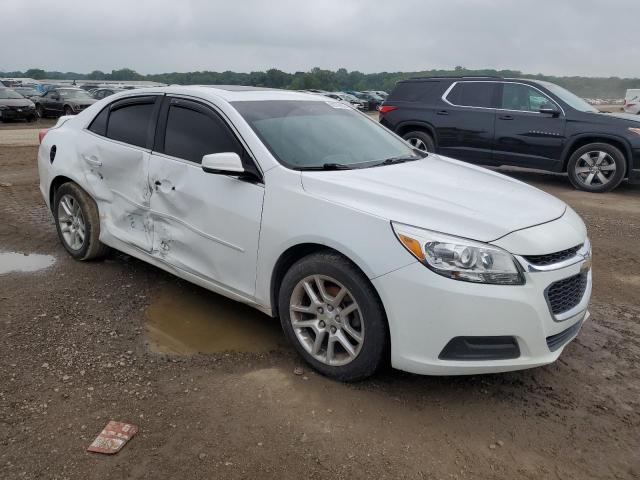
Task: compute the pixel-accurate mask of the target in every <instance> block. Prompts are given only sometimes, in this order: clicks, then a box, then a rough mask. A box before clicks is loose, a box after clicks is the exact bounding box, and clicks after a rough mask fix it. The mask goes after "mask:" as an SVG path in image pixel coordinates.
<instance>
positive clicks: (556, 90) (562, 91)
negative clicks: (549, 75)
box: [538, 81, 598, 113]
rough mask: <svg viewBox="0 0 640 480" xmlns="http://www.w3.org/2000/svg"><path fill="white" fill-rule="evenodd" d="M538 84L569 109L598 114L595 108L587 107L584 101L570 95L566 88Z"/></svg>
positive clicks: (549, 83)
mask: <svg viewBox="0 0 640 480" xmlns="http://www.w3.org/2000/svg"><path fill="white" fill-rule="evenodd" d="M538 83H540V85H542V86H543V87H546V88H547V89H548V90H549V91H550V92H551V93H553V94H554V95H557V96H558V98H560V100H562V101H563V102H565V103H566V104H567V105H569V106H570V107H572V108H575V109H576V110H579V111H581V112H589V113H598V109H597V108H595V107H593V106H592V105H589V104H588V103H587V102H586V101H585V100H583V99H582V98H580V97H578V96H577V95H576V94H574V93H571V92H570V91H569V90H567V89H566V88H562V87H561V86H559V85H556V84H555V83H551V82H543V81H539V82H538Z"/></svg>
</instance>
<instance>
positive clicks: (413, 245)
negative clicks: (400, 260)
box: [398, 233, 425, 261]
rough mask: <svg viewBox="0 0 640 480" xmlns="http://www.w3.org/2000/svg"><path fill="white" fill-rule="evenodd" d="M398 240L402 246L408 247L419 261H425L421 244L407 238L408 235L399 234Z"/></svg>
mask: <svg viewBox="0 0 640 480" xmlns="http://www.w3.org/2000/svg"><path fill="white" fill-rule="evenodd" d="M398 238H399V239H400V241H401V242H402V244H403V245H404V246H405V247H407V250H409V251H410V252H411V253H413V254H414V255H415V256H416V257H417V258H418V259H420V260H423V261H424V258H425V257H424V250H422V247H421V246H420V242H419V241H418V240H416V239H414V238H411V237H407V236H406V235H402V234H401V233H400V234H398Z"/></svg>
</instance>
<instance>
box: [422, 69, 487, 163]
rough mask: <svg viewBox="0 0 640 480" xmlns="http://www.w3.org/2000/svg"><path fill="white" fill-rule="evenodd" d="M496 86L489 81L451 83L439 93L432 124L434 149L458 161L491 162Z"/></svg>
mask: <svg viewBox="0 0 640 480" xmlns="http://www.w3.org/2000/svg"><path fill="white" fill-rule="evenodd" d="M496 91H497V85H496V83H495V82H492V81H461V82H454V83H453V84H452V85H451V86H450V87H449V88H448V89H447V90H446V91H445V93H444V94H443V96H442V100H443V102H442V104H441V105H442V106H441V107H437V108H436V110H435V116H434V125H435V128H436V136H437V146H436V148H437V151H438V153H441V154H442V155H446V156H449V157H452V158H457V159H459V160H465V161H468V162H474V163H491V159H492V150H493V137H494V128H495V108H494V107H495V104H496Z"/></svg>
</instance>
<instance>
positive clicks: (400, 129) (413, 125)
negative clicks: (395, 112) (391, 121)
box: [395, 120, 438, 146]
mask: <svg viewBox="0 0 640 480" xmlns="http://www.w3.org/2000/svg"><path fill="white" fill-rule="evenodd" d="M414 130H420V131H423V132H426V133H428V134H429V135H431V138H433V142H434V143H435V144H436V146H437V145H438V138H437V137H436V129H435V128H434V127H433V125H431V124H430V123H428V122H421V121H416V120H408V121H406V122H401V123H400V124H398V126H397V127H396V130H395V131H396V133H397V134H398V135H400V136H401V137H402V136H404V134H406V133H409V132H411V131H414Z"/></svg>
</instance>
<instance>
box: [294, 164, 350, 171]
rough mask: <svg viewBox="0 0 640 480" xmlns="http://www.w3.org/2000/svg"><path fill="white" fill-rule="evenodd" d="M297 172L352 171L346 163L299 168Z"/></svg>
mask: <svg viewBox="0 0 640 480" xmlns="http://www.w3.org/2000/svg"><path fill="white" fill-rule="evenodd" d="M297 170H351V166H350V165H346V164H344V163H323V164H322V165H314V166H312V167H299V168H297Z"/></svg>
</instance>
